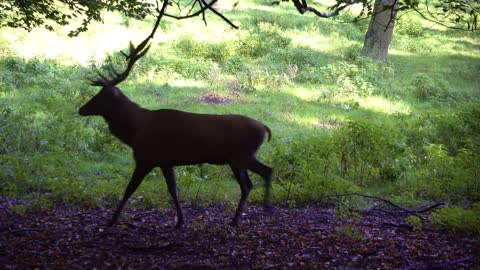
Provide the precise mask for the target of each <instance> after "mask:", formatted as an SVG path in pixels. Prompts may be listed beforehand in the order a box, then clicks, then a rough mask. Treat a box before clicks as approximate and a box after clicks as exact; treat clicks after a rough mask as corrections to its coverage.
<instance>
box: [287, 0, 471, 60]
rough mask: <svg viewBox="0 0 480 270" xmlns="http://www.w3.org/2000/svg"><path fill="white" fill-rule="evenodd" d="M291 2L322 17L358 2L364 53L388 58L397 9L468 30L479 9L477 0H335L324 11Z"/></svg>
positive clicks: (303, 1)
mask: <svg viewBox="0 0 480 270" xmlns="http://www.w3.org/2000/svg"><path fill="white" fill-rule="evenodd" d="M286 1H288V0H286ZM292 2H293V4H294V5H295V7H296V9H297V10H298V12H299V13H300V14H305V13H306V12H311V13H313V14H315V15H316V16H318V17H322V18H331V17H334V16H337V15H339V14H340V12H342V11H343V10H345V9H346V8H348V7H350V6H352V5H361V6H362V10H361V12H360V14H359V15H358V17H357V19H358V18H362V17H365V16H368V17H370V23H369V26H368V30H367V33H366V34H365V42H364V45H363V53H364V54H365V55H366V56H368V57H371V58H375V59H379V60H386V59H387V56H388V48H389V46H390V42H391V40H392V35H393V29H394V25H395V22H396V20H397V14H398V12H402V11H415V12H416V13H418V14H419V15H420V16H421V17H422V18H424V19H426V20H428V21H431V22H435V23H437V24H441V25H443V26H446V27H449V28H454V29H463V30H470V31H475V30H477V29H478V28H477V27H478V17H479V13H480V0H433V1H432V0H430V1H429V0H422V1H420V0H375V1H372V0H336V3H335V4H334V5H332V6H330V7H328V8H327V12H321V11H319V10H318V9H317V8H315V7H312V6H309V5H308V3H307V0H292ZM372 4H373V5H372Z"/></svg>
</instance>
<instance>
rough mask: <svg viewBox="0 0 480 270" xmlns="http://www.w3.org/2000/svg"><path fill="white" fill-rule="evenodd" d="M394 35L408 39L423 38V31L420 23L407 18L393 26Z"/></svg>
mask: <svg viewBox="0 0 480 270" xmlns="http://www.w3.org/2000/svg"><path fill="white" fill-rule="evenodd" d="M395 34H400V35H407V36H410V37H414V38H418V37H423V36H425V29H424V27H423V26H422V24H421V23H420V22H418V21H417V20H412V19H411V18H407V19H405V20H400V21H399V22H398V23H397V24H396V25H395Z"/></svg>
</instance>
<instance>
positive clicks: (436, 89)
mask: <svg viewBox="0 0 480 270" xmlns="http://www.w3.org/2000/svg"><path fill="white" fill-rule="evenodd" d="M409 88H410V91H411V93H412V95H413V96H414V97H415V98H416V99H418V100H420V101H427V100H439V101H449V100H452V99H453V100H454V99H455V98H454V96H453V94H452V93H451V92H449V91H448V90H447V89H449V88H450V87H449V85H448V83H446V82H445V81H444V80H437V79H433V78H431V77H429V76H428V75H426V74H422V73H419V74H415V75H414V76H413V78H412V80H411V81H410V85H409Z"/></svg>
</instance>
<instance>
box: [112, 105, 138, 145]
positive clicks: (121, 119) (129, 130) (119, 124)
mask: <svg viewBox="0 0 480 270" xmlns="http://www.w3.org/2000/svg"><path fill="white" fill-rule="evenodd" d="M142 111H143V109H142V108H141V107H140V106H138V105H137V104H136V103H134V102H132V101H130V100H128V99H125V100H122V102H121V104H119V105H118V106H117V107H116V108H115V110H114V111H112V112H111V113H109V114H108V115H105V116H104V118H105V120H106V121H107V123H108V127H109V129H110V132H112V134H113V135H115V137H117V138H118V139H120V140H121V141H122V142H123V143H125V144H127V145H129V146H132V144H133V140H134V138H135V135H136V134H137V132H138V130H139V129H140V125H141V120H142V118H143V117H142V116H141V114H142Z"/></svg>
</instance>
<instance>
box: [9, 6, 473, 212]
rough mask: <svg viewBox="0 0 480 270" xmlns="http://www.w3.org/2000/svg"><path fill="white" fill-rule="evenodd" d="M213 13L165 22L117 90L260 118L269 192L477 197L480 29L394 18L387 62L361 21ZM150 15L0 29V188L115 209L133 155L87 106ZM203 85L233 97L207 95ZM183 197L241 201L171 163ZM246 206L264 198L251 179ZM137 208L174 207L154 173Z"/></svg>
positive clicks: (251, 10) (214, 170)
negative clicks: (379, 58)
mask: <svg viewBox="0 0 480 270" xmlns="http://www.w3.org/2000/svg"><path fill="white" fill-rule="evenodd" d="M241 5H244V6H240V9H239V10H233V11H231V12H227V15H228V17H229V18H231V19H232V20H233V21H234V22H235V23H237V24H239V25H241V26H242V27H241V28H240V29H239V30H234V29H231V28H229V26H228V25H227V24H225V23H224V22H222V21H220V20H219V19H218V18H215V17H214V16H208V18H207V19H208V26H205V25H204V24H203V23H202V22H201V20H200V19H198V18H197V19H193V20H190V21H173V20H166V21H165V24H164V25H162V29H161V31H160V32H159V33H157V35H156V36H155V39H154V42H153V45H152V49H151V51H150V52H149V54H148V55H147V56H146V57H145V58H144V59H142V60H140V61H139V63H138V64H137V66H136V67H135V69H134V70H133V72H132V74H131V75H130V77H129V78H128V80H127V81H125V82H123V83H122V84H121V85H120V87H121V89H122V90H123V91H124V92H125V94H126V95H127V96H129V97H130V98H131V99H132V100H134V101H135V102H137V103H139V104H141V106H143V107H146V108H150V109H154V108H175V109H180V110H185V111H191V112H200V113H217V114H223V113H236V114H244V115H248V116H251V117H254V118H256V119H258V120H260V121H262V122H264V123H266V124H267V125H269V126H270V127H271V129H272V131H273V141H272V142H271V143H269V144H268V143H266V144H265V145H264V146H263V147H262V148H261V151H260V153H259V157H260V159H261V160H264V161H265V162H266V163H267V164H269V165H271V166H272V167H274V169H275V176H274V192H273V193H274V199H275V201H277V202H285V201H288V202H289V203H294V204H295V203H296V202H312V201H323V200H326V195H328V194H335V193H341V192H346V191H353V190H355V191H361V192H365V193H372V194H375V195H380V196H388V197H392V198H395V199H396V200H397V201H402V202H412V201H418V202H419V201H429V200H442V201H448V202H450V203H452V204H458V205H463V206H465V205H467V206H468V205H471V204H473V203H475V202H478V200H479V199H480V181H479V180H478V177H477V176H478V173H479V163H478V160H479V159H478V158H479V154H478V153H479V151H478V150H479V148H480V143H479V140H478V131H480V127H479V124H478V123H480V121H479V120H480V119H479V118H480V113H479V110H478V105H479V94H480V92H479V91H478V90H479V88H478V86H479V85H480V79H479V77H478V72H479V71H480V65H479V64H478V63H479V56H478V55H479V54H478V51H479V48H480V39H479V36H478V34H476V33H470V32H454V31H451V30H446V29H442V28H439V27H431V28H425V27H424V25H423V22H422V21H420V20H419V19H418V18H416V17H413V16H410V17H408V18H406V19H405V20H404V21H402V22H403V23H402V22H401V23H400V24H398V25H397V27H396V30H395V34H394V40H393V43H392V46H391V50H390V57H389V61H388V63H386V64H385V63H376V62H374V61H372V60H369V59H365V58H363V57H362V56H361V46H362V44H363V36H364V32H365V29H366V22H360V23H357V24H349V23H342V22H341V20H348V18H349V16H350V15H348V14H346V15H345V16H344V17H343V18H341V19H339V20H325V19H320V18H315V17H312V16H301V15H298V14H297V13H296V12H295V10H294V9H293V7H291V6H290V5H286V4H282V5H280V7H278V8H272V7H266V6H264V5H262V4H259V3H256V2H252V1H251V2H247V3H245V4H243V2H242V4H241ZM152 24H153V21H151V20H146V21H144V22H140V21H135V20H129V19H125V18H122V17H121V16H120V15H117V14H108V16H106V17H105V24H103V25H101V24H96V25H93V26H92V27H91V29H90V30H89V31H88V32H87V33H83V34H81V35H80V36H79V37H76V38H67V37H66V33H67V32H68V29H58V30H57V31H56V32H53V33H52V32H48V31H46V30H42V29H35V30H33V31H32V32H30V33H27V32H24V31H21V30H17V29H7V28H5V29H0V74H1V75H0V130H1V135H0V141H1V144H0V153H1V156H0V192H1V193H2V194H3V195H7V196H20V197H22V196H27V195H28V196H30V197H32V195H31V194H37V195H34V196H33V197H34V198H35V196H37V197H38V198H40V199H39V200H42V201H44V200H45V198H47V199H48V200H52V201H65V202H69V203H73V204H82V205H91V206H98V205H110V204H112V203H113V202H115V201H116V200H117V199H118V197H120V196H121V194H122V193H123V190H124V187H125V186H126V183H127V179H128V178H129V177H130V174H131V171H132V168H133V161H132V160H131V158H130V152H129V150H128V149H127V148H126V147H125V146H123V145H121V144H120V143H119V142H118V141H117V140H116V139H115V138H113V137H112V136H111V135H110V134H109V132H108V128H107V127H106V125H105V123H104V121H103V120H102V119H97V118H80V117H79V116H78V114H77V110H78V108H79V107H80V106H81V105H82V104H83V103H85V102H86V101H87V100H88V99H89V98H91V97H92V96H93V95H94V94H95V93H96V92H97V91H98V89H97V88H95V87H91V86H89V85H88V82H87V80H86V78H92V77H93V76H95V74H96V70H97V69H104V68H105V66H106V62H105V60H106V59H107V56H108V55H112V58H113V62H114V63H115V64H116V65H121V63H122V59H121V58H120V56H119V54H118V51H119V50H120V49H124V48H126V47H127V46H128V42H129V41H130V40H132V41H133V42H134V43H138V42H139V41H141V40H142V39H143V38H144V37H145V36H146V35H147V34H148V33H149V31H150V27H151V25H152ZM209 94H215V95H217V96H222V97H227V98H228V100H229V101H230V102H229V103H228V104H209V103H204V102H202V97H204V96H205V95H209ZM176 172H177V176H178V179H179V180H178V181H179V193H180V197H181V198H182V200H184V201H193V202H205V201H228V202H236V200H237V199H238V197H239V193H240V191H239V188H238V186H237V184H236V183H235V182H234V180H233V178H232V177H231V173H230V172H229V170H228V168H226V167H218V166H211V165H206V166H204V167H202V168H199V167H197V166H187V167H181V168H178V169H177V170H176ZM254 181H255V189H254V191H253V192H252V195H251V197H250V201H261V200H262V196H263V189H262V186H263V185H262V183H261V181H260V179H259V178H257V177H254ZM134 197H135V198H133V200H132V203H133V204H136V205H141V206H145V207H150V206H156V205H166V204H168V203H169V195H168V193H167V190H166V185H165V184H164V183H163V181H162V176H161V173H160V172H159V171H155V172H154V173H151V174H150V175H149V176H148V177H147V178H146V180H145V183H144V184H143V185H142V186H141V187H140V189H139V190H138V191H137V192H136V193H135V195H134Z"/></svg>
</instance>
